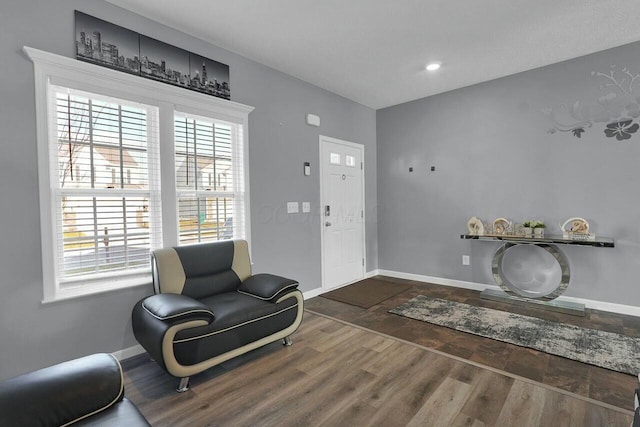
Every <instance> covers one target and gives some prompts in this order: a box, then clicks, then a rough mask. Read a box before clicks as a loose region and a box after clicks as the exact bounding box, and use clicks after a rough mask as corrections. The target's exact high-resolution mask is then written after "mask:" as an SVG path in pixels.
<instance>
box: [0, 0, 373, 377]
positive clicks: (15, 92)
mask: <svg viewBox="0 0 640 427" xmlns="http://www.w3.org/2000/svg"><path fill="white" fill-rule="evenodd" d="M74 9H79V10H81V11H83V12H85V13H88V14H90V15H93V16H96V17H98V18H101V19H104V20H107V21H110V22H112V23H114V24H117V25H121V26H123V27H126V28H130V29H132V30H134V31H138V32H140V33H142V34H145V35H147V36H150V37H154V38H157V39H159V40H162V41H164V42H167V43H170V44H172V45H175V46H179V47H182V48H184V49H187V50H190V51H192V52H196V53H199V54H202V55H204V56H206V57H210V58H213V59H216V60H218V61H221V62H224V63H227V64H229V65H230V67H231V97H232V100H234V101H237V102H241V103H244V104H248V105H252V106H254V107H256V109H255V110H254V112H252V113H251V115H250V126H249V136H250V168H251V170H250V174H251V180H250V185H251V208H252V221H251V226H252V245H253V247H252V250H253V253H252V255H253V261H254V262H255V266H254V267H255V268H254V269H255V271H257V272H259V271H270V272H274V273H279V274H283V275H286V276H290V277H293V278H296V279H298V280H299V281H300V283H301V285H302V290H303V291H307V290H310V289H314V288H317V287H319V286H320V219H319V216H318V215H311V214H298V215H290V216H287V215H286V214H284V213H283V212H284V211H283V209H284V206H285V202H286V201H310V202H311V203H312V208H313V209H314V210H317V209H318V205H319V202H320V195H319V180H318V146H319V145H318V144H319V143H318V137H319V134H320V133H322V134H324V135H328V136H332V137H336V138H341V139H346V140H349V141H353V142H357V143H361V144H364V145H365V147H366V149H365V151H366V162H367V164H368V165H370V166H371V167H368V168H367V169H366V179H365V181H366V191H367V194H366V196H367V212H368V213H369V212H371V213H372V214H370V215H369V218H368V221H367V256H368V265H367V267H368V269H369V270H372V269H375V268H377V265H376V260H377V252H376V251H377V245H376V241H377V237H376V232H377V226H376V224H375V220H376V215H375V212H376V209H375V206H376V204H377V202H376V194H377V189H376V183H377V180H376V175H375V170H376V169H375V165H376V149H375V144H376V128H375V112H374V111H373V110H371V109H369V108H366V107H363V106H362V105H359V104H356V103H354V102H352V101H349V100H347V99H344V98H341V97H339V96H336V95H334V94H331V93H329V92H327V91H324V90H321V89H319V88H317V87H314V86H312V85H309V84H307V83H304V82H302V81H300V80H298V79H295V78H293V77H290V76H287V75H285V74H282V73H279V72H277V71H274V70H273V69H270V68H267V67H265V66H262V65H260V64H257V63H255V62H252V61H249V60H247V59H245V58H243V57H240V56H238V55H235V54H233V53H230V52H227V51H225V50H223V49H220V48H217V47H216V46H213V45H210V44H207V43H205V42H203V41H201V40H198V39H195V38H193V37H190V36H187V35H185V34H182V33H180V32H177V31H174V30H171V29H169V28H167V27H164V26H162V25H159V24H157V23H155V22H152V21H150V20H147V19H145V18H142V17H140V16H137V15H135V14H131V13H129V12H126V11H124V10H122V9H119V8H116V7H114V6H112V5H110V4H108V3H105V2H103V1H98V0H93V1H81V0H75V1H74V0H57V1H55V2H46V1H35V0H4V1H3V4H2V8H0V57H2V61H0V75H1V76H2V79H1V80H0V94H1V98H0V129H1V130H2V132H1V133H0V135H1V137H0V141H1V144H2V153H3V154H2V156H0V186H1V187H0V188H1V194H2V198H3V200H4V203H2V206H1V207H0V218H2V222H1V225H0V227H2V239H1V241H0V271H1V272H2V279H0V286H1V288H2V298H1V299H0V342H1V343H2V345H1V346H0V379H2V378H7V377H11V376H14V375H17V374H19V373H22V372H25V371H29V370H32V369H36V368H39V367H42V366H45V365H48V364H52V363H57V362H60V361H62V360H66V359H69V358H72V357H77V356H81V355H85V354H88V353H92V352H98V351H107V352H111V351H117V350H120V349H123V348H128V347H130V346H133V345H135V344H136V342H135V340H134V338H133V335H132V332H131V325H130V320H129V315H130V311H131V307H132V306H133V305H134V303H135V302H136V301H137V300H139V299H140V298H142V297H143V296H145V295H147V294H149V293H151V285H149V286H148V287H138V288H134V289H128V290H123V291H117V292H109V293H105V294H101V295H96V296H91V297H84V298H78V299H74V300H70V301H61V302H57V303H51V304H46V305H43V304H41V300H42V270H41V256H40V231H39V213H38V212H39V206H38V186H37V171H36V141H35V107H34V87H33V85H34V83H33V66H32V63H31V62H30V61H29V60H28V59H27V58H26V57H25V56H24V54H23V53H22V51H21V49H22V47H23V46H24V45H27V46H31V47H34V48H37V49H42V50H46V51H49V52H53V53H57V54H60V55H64V56H68V57H73V56H74V41H73V40H74V35H73V34H74V17H73V16H74V15H73V11H74ZM306 113H314V114H317V115H319V116H320V117H321V119H322V126H321V127H320V128H312V127H309V126H307V125H305V123H304V120H305V115H306ZM304 161H309V162H311V166H312V175H311V176H310V177H304V176H303V175H302V167H303V162H304Z"/></svg>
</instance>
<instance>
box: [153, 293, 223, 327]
mask: <svg viewBox="0 0 640 427" xmlns="http://www.w3.org/2000/svg"><path fill="white" fill-rule="evenodd" d="M142 307H143V308H144V309H145V310H146V311H147V312H148V313H149V314H150V315H152V316H153V317H155V318H156V319H159V320H162V321H166V322H171V323H174V322H184V321H188V320H205V321H206V322H207V323H211V322H212V321H213V319H214V314H213V311H211V309H210V308H209V307H207V306H206V305H204V304H203V303H201V302H200V301H197V300H195V299H193V298H191V297H188V296H185V295H178V294H157V295H153V296H150V297H148V298H146V299H144V300H143V301H142Z"/></svg>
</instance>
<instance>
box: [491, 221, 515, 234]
mask: <svg viewBox="0 0 640 427" xmlns="http://www.w3.org/2000/svg"><path fill="white" fill-rule="evenodd" d="M510 229H511V221H509V220H508V219H506V218H496V219H495V220H494V221H493V233H494V234H507V232H508V231H509V230H510Z"/></svg>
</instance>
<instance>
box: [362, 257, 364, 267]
mask: <svg viewBox="0 0 640 427" xmlns="http://www.w3.org/2000/svg"><path fill="white" fill-rule="evenodd" d="M362 266H363V267H364V258H362Z"/></svg>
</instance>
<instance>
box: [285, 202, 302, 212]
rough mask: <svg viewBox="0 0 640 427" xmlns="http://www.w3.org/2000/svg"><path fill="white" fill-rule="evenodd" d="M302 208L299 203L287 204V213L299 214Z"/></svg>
mask: <svg viewBox="0 0 640 427" xmlns="http://www.w3.org/2000/svg"><path fill="white" fill-rule="evenodd" d="M299 209H300V206H299V204H298V202H287V213H298V212H300V211H299Z"/></svg>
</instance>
